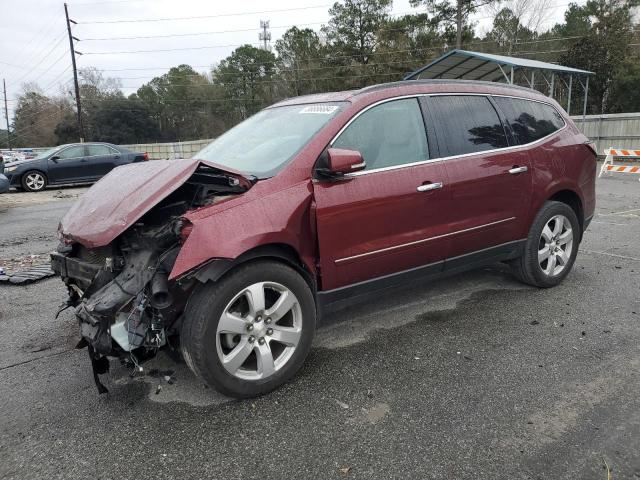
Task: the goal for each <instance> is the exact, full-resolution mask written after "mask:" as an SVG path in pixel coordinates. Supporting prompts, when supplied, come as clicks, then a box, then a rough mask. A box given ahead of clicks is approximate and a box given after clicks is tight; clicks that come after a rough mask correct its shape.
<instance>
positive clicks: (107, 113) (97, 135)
mask: <svg viewBox="0 0 640 480" xmlns="http://www.w3.org/2000/svg"><path fill="white" fill-rule="evenodd" d="M92 120H93V123H94V125H95V131H94V133H93V138H92V140H94V141H98V142H110V143H115V144H129V143H145V142H152V141H155V140H157V139H158V137H159V136H160V130H159V128H158V125H157V124H156V123H155V122H154V120H153V118H152V116H151V113H150V111H149V109H148V107H147V106H146V105H145V104H144V103H142V102H141V101H140V99H138V98H137V97H136V96H135V95H132V96H131V97H130V98H125V97H124V95H122V94H120V95H119V96H117V97H116V98H113V99H112V100H111V101H110V102H109V103H104V104H102V106H101V107H99V108H98V109H97V110H96V111H95V113H94V117H93V119H92Z"/></svg>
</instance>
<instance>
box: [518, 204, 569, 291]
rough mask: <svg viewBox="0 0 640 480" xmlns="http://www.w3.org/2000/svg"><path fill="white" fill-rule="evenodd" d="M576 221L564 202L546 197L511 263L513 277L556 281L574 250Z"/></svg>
mask: <svg viewBox="0 0 640 480" xmlns="http://www.w3.org/2000/svg"><path fill="white" fill-rule="evenodd" d="M579 243H580V223H579V222H578V217H577V216H576V214H575V212H574V211H573V209H572V208H571V207H570V206H568V205H567V204H565V203H561V202H555V201H548V202H545V204H544V205H543V206H542V208H541V209H540V211H539V212H538V214H537V215H536V218H535V220H534V221H533V224H532V225H531V230H530V231H529V235H528V237H527V242H526V244H525V248H524V253H523V255H522V257H520V258H517V259H515V260H514V261H513V262H512V263H511V267H512V270H513V272H514V274H515V275H516V277H518V279H520V280H521V281H523V282H524V283H528V284H530V285H534V286H536V287H542V288H548V287H554V286H556V285H558V284H559V283H560V282H561V281H562V280H564V278H565V277H566V276H567V275H568V274H569V271H570V270H571V268H572V267H573V263H574V261H575V259H576V255H577V254H578V244H579Z"/></svg>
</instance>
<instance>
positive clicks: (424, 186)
mask: <svg viewBox="0 0 640 480" xmlns="http://www.w3.org/2000/svg"><path fill="white" fill-rule="evenodd" d="M442 186H443V184H442V182H432V183H423V184H422V185H420V186H418V191H419V192H428V191H429V190H437V189H439V188H442Z"/></svg>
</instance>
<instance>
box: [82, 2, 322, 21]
mask: <svg viewBox="0 0 640 480" xmlns="http://www.w3.org/2000/svg"><path fill="white" fill-rule="evenodd" d="M327 7H331V4H324V5H313V6H309V7H293V8H280V9H276V10H260V11H254V12H237V13H220V14H218V15H198V16H190V17H166V18H138V19H129V20H90V21H84V22H78V23H81V24H83V25H88V24H112V23H143V22H173V21H180V20H199V19H202V18H223V17H237V16H242V15H254V14H265V13H280V12H291V11H297V10H312V9H316V8H327Z"/></svg>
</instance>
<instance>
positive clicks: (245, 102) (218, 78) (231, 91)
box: [212, 45, 276, 122]
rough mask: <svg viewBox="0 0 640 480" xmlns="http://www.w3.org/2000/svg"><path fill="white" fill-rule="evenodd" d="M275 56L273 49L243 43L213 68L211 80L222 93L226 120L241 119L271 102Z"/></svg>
mask: <svg viewBox="0 0 640 480" xmlns="http://www.w3.org/2000/svg"><path fill="white" fill-rule="evenodd" d="M275 72H276V57H275V55H274V54H273V53H271V52H269V51H266V50H262V49H259V48H255V47H252V46H251V45H243V46H242V47H238V48H236V49H235V50H234V51H233V53H232V54H231V55H229V56H228V57H227V58H225V59H224V60H222V61H221V62H220V64H219V65H218V67H217V68H215V69H214V70H213V71H212V75H213V82H214V84H216V85H219V86H220V87H222V88H221V91H222V94H223V98H221V102H224V103H221V105H220V106H221V107H225V110H226V112H227V114H228V117H229V121H231V122H237V121H240V120H243V119H245V118H247V117H249V116H250V115H253V114H254V113H255V112H257V111H258V110H260V109H261V108H263V107H265V106H267V105H269V104H270V103H272V101H273V98H274V91H275V85H274V78H275Z"/></svg>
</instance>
